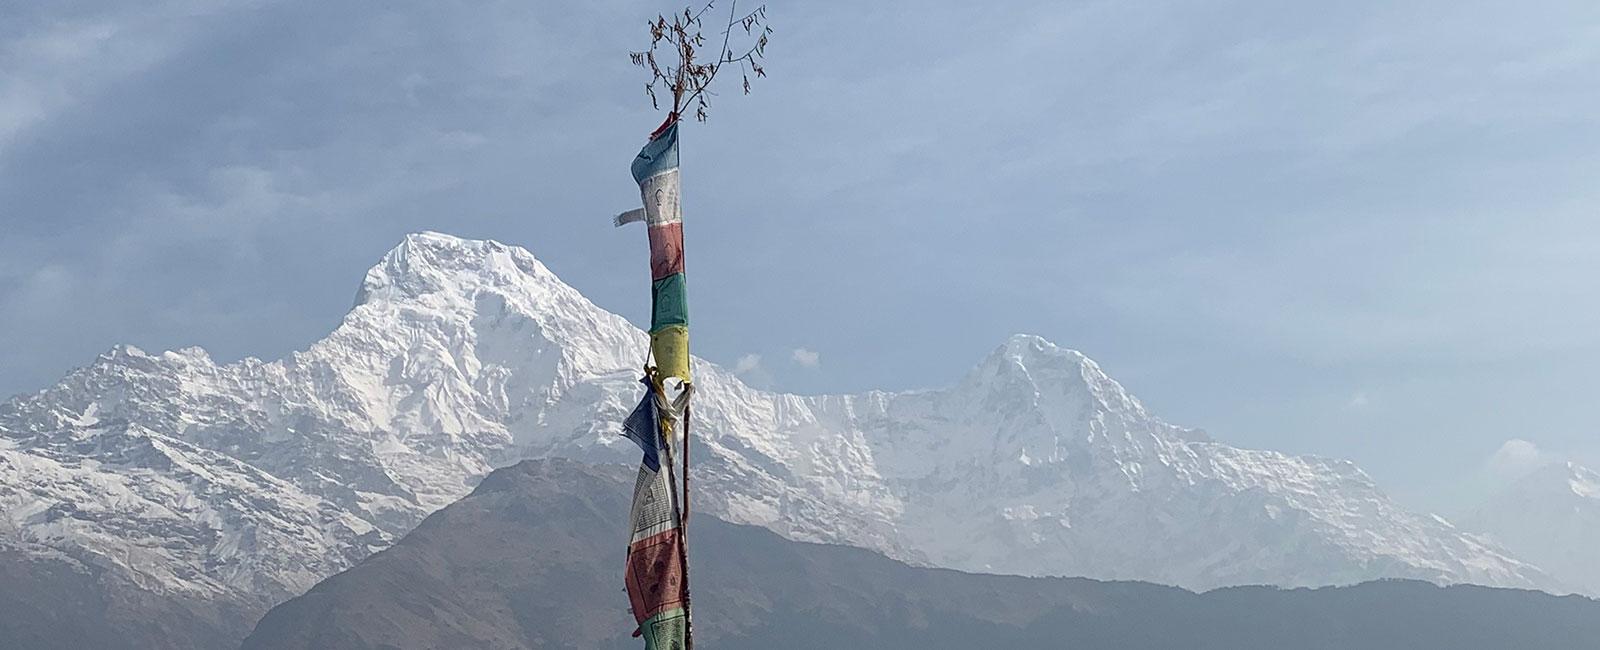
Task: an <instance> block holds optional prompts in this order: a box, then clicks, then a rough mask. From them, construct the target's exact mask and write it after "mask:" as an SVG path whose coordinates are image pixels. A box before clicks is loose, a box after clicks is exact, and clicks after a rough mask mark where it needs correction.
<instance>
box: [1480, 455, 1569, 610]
mask: <svg viewBox="0 0 1600 650" xmlns="http://www.w3.org/2000/svg"><path fill="white" fill-rule="evenodd" d="M1462 527H1464V528H1468V529H1471V530H1477V531H1482V532H1484V533H1487V534H1489V535H1490V536H1492V537H1493V538H1494V539H1496V540H1498V541H1499V542H1501V543H1502V544H1504V545H1505V546H1506V548H1509V549H1511V550H1512V551H1513V552H1515V553H1516V554H1517V556H1518V557H1522V558H1526V559H1527V560H1528V561H1530V562H1533V563H1535V564H1537V565H1538V566H1539V567H1540V568H1542V569H1545V570H1546V571H1549V572H1550V574H1551V575H1553V576H1555V577H1556V578H1558V579H1560V580H1562V581H1564V582H1566V583H1567V584H1569V585H1572V586H1574V587H1577V588H1580V589H1582V590H1583V591H1584V592H1585V593H1589V594H1600V472H1595V471H1594V470H1591V469H1589V468H1586V467H1583V466H1580V465H1577V464H1576V463H1556V464H1553V465H1548V466H1546V467H1543V468H1541V469H1539V470H1538V471H1535V472H1533V473H1532V474H1529V475H1528V476H1526V477H1524V478H1522V479H1521V480H1519V481H1517V482H1516V483H1514V484H1512V485H1511V486H1510V487H1509V488H1507V489H1506V490H1504V491H1502V492H1500V493H1499V494H1497V495H1495V496H1494V497H1492V498H1490V499H1489V501H1487V502H1486V503H1484V504H1483V505H1482V506H1480V507H1479V508H1478V509H1477V510H1476V511H1474V512H1473V513H1471V514H1470V515H1468V516H1467V517H1466V518H1465V519H1464V520H1463V521H1462Z"/></svg>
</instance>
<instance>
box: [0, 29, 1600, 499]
mask: <svg viewBox="0 0 1600 650" xmlns="http://www.w3.org/2000/svg"><path fill="white" fill-rule="evenodd" d="M990 4H991V5H996V6H988V5H985V4H983V3H957V2H887V1H886V2H877V3H854V2H851V3H846V2H806V3H803V4H802V3H785V2H772V3H770V5H769V15H770V17H771V20H772V23H773V25H774V27H775V29H776V30H777V33H776V34H774V41H773V44H772V46H771V48H770V50H769V53H770V60H769V65H768V66H767V67H768V71H769V75H770V79H767V80H762V82H759V83H757V85H756V87H755V93H754V94H753V95H752V96H749V97H740V96H737V94H736V91H735V89H734V88H733V87H729V88H728V89H727V90H728V91H729V92H728V93H727V94H724V95H723V96H720V97H718V98H717V99H716V101H715V103H714V105H713V107H712V121H711V122H710V123H709V124H708V125H692V126H690V127H689V128H688V129H687V130H686V131H685V134H684V138H685V149H684V168H685V192H686V198H685V203H686V216H687V219H688V221H687V223H688V227H687V230H686V232H687V237H688V253H689V255H688V260H689V261H688V263H689V266H690V269H691V277H692V279H693V285H692V289H691V294H690V295H691V297H692V302H693V310H694V323H695V334H696V338H695V343H696V346H697V352H699V353H700V354H702V355H703V356H705V357H707V358H710V359H712V360H714V361H717V362H720V363H723V364H725V365H728V366H730V367H731V366H736V365H742V366H743V367H744V368H745V369H746V370H747V373H746V374H747V376H748V377H750V378H751V379H752V381H755V382H758V383H762V384H765V385H767V386H769V387H773V388H779V389H784V390H792V391H800V392H842V391H855V390H861V389H866V388H891V389H892V388H910V387H922V386H932V385H941V384H947V383H951V382H953V381H955V380H956V379H957V378H958V377H959V376H960V374H961V373H962V372H964V371H965V370H966V369H967V368H968V367H970V366H971V365H972V364H973V363H975V362H976V361H977V360H978V359H979V358H981V357H982V356H983V355H984V354H985V353H986V352H987V351H988V350H990V349H991V348H993V347H994V346H995V345H997V344H998V343H999V342H1000V341H1001V340H1002V339H1003V338H1004V337H1005V336H1006V335H1007V334H1010V333H1013V332H1030V333H1037V334H1041V335H1043V336H1045V337H1047V338H1049V339H1051V340H1054V341H1056V342H1057V343H1060V344H1062V345H1065V346H1068V347H1073V348H1076V349H1080V350H1082V351H1084V352H1085V353H1087V354H1089V355H1090V356H1091V357H1094V358H1095V359H1097V360H1099V361H1100V362H1101V364H1102V365H1103V366H1105V367H1106V369H1107V370H1108V371H1109V372H1111V374H1112V375H1113V376H1115V377H1117V378H1119V379H1120V380H1121V381H1123V383H1125V384H1126V385H1127V386H1129V388H1131V389H1132V390H1133V391H1134V392H1135V393H1136V394H1138V395H1140V396H1141V397H1142V398H1143V399H1144V401H1145V402H1146V404H1147V405H1148V406H1149V407H1150V408H1151V409H1152V410H1154V411H1155V412H1156V413H1158V414H1161V415H1162V416H1164V417H1166V418H1167V419H1169V420H1172V421H1174V422H1178V423H1181V424H1185V425H1189V426H1198V427H1202V428H1205V429H1207V430H1208V431H1210V432H1211V433H1212V434H1213V435H1214V436H1216V437H1218V438H1219V439H1222V440H1224V441H1228V442H1232V443H1235V444H1241V445H1248V446H1257V447H1267V448H1273V449H1281V450H1285V451H1291V452H1301V453H1318V454H1325V455H1331V456H1340V457H1348V458H1352V459H1354V460H1356V461H1357V462H1358V463H1360V464H1361V465H1362V466H1363V467H1365V468H1366V469H1367V470H1368V471H1369V472H1370V473H1372V474H1373V475H1374V476H1375V477H1376V478H1378V479H1379V481H1380V482H1382V483H1383V484H1384V485H1385V486H1386V487H1388V488H1389V489H1390V490H1391V491H1392V492H1394V493H1396V494H1397V495H1399V496H1400V497H1401V498H1403V499H1404V500H1406V501H1407V502H1409V503H1412V504H1414V505H1417V506H1418V507H1425V508H1434V509H1440V510H1445V511H1452V510H1454V509H1458V508H1460V507H1463V506H1464V505H1465V504H1467V503H1470V502H1471V500H1472V499H1473V498H1475V497H1476V496H1477V495H1479V494H1481V493H1482V492H1483V491H1484V490H1487V489H1490V488H1492V487H1493V485H1494V484H1495V483H1496V482H1498V481H1501V480H1504V478H1505V477H1504V474H1505V472H1504V471H1503V469H1504V466H1505V463H1504V462H1502V461H1504V460H1505V457H1506V454H1507V453H1510V452H1507V451H1502V452H1501V454H1500V455H1498V456H1496V455H1495V454H1496V450H1497V449H1501V448H1502V445H1503V443H1505V442H1506V441H1507V440H1510V439H1520V440H1523V441H1526V443H1527V445H1526V446H1524V445H1521V444H1519V445H1514V446H1513V447H1514V448H1513V449H1512V450H1511V452H1515V453H1514V454H1513V455H1515V456H1516V457H1517V458H1522V459H1524V460H1526V459H1528V458H1539V459H1555V458H1566V457H1575V458H1580V459H1585V460H1587V461H1588V462H1597V461H1600V400H1597V399H1596V395H1597V392H1600V372H1597V370H1596V368H1600V220H1597V219H1596V216H1597V215H1596V211H1597V205H1600V202H1597V201H1600V182H1597V180H1596V179H1600V112H1597V111H1596V110H1595V107H1597V106H1600V5H1596V4H1594V3H1590V2H1547V1H1538V0H1535V1H1533V2H1525V3H1516V5H1514V6H1512V5H1507V4H1506V3H1498V2H1478V1H1473V0H1465V1H1452V2H1443V1H1439V2H1431V1H1423V2H1407V3H1391V2H1348V3H1259V2H1228V1H1217V2H1203V3H1202V2H1143V3H1128V2H1109V1H1108V2H1007V3H990ZM18 5H20V6H18ZM551 5H556V6H551ZM671 8H672V7H671V6H670V5H660V4H659V3H648V2H636V1H621V0H599V1H595V2H585V3H534V2H510V1H507V2H426V3H424V2H393V3H320V2H150V3H137V5H136V4H131V3H105V4H104V5H103V6H96V5H95V3H73V4H71V5H70V6H67V5H65V4H64V3H13V4H8V5H6V6H5V8H3V9H0V233H3V236H0V315H3V319H0V393H5V394H11V393H16V392H22V391H27V390H33V389H37V388H40V387H43V386H45V385H47V384H48V383H50V382H52V381H53V380H54V379H56V378H57V377H59V376H60V375H61V374H63V373H64V372H66V371H68V370H70V369H71V368H73V367H76V366H80V365H83V364H84V363H86V362H88V361H89V360H90V359H92V358H93V356H94V355H95V354H97V353H99V352H101V351H103V350H104V349H106V348H109V347H110V346H111V345H113V344H115V343H120V342H128V343H134V344H137V345H140V346H142V347H146V348H151V349H165V348H176V347H184V346H188V345H201V346H204V347H206V348H207V349H208V350H210V351H211V352H212V353H213V354H214V355H215V356H217V357H218V358H222V359H234V358H238V357H242V356H246V355H250V356H259V357H264V358H274V357H277V356H280V355H282V354H285V353H286V352H288V351H291V350H294V349H297V348H300V347H303V346H305V345H307V344H309V343H310V342H312V341H314V340H316V339H317V338H319V337H320V336H321V335H322V334H324V333H325V332H327V331H328V330H330V329H331V328H332V327H333V326H334V325H335V324H336V323H337V322H338V319H339V317H340V316H341V315H342V314H343V311H344V310H345V309H346V308H347V307H348V305H349V303H350V301H351V299H352V297H353V294H354V291H355V288H356V285H357V283H358V281H359V279H360V277H361V274H362V272H363V271H364V270H365V269H366V268H367V267H368V266H370V265H371V264H372V263H373V262H374V261H375V260H376V259H377V258H378V256H379V255H381V254H382V253H383V251H385V250H387V249H388V248H390V247H391V246H393V245H394V244H395V243H396V242H397V241H398V240H399V238H400V237H401V236H402V235H403V234H404V233H406V232H409V231H415V230H422V229H433V230H440V231H445V232H450V233H454V234H459V235H463V236H470V237H488V238H494V239H498V240H501V241H505V242H508V243H513V244H518V245H522V246H526V247H528V248H529V249H531V250H532V251H533V252H534V253H535V254H536V255H538V256H539V257H540V258H541V259H543V260H544V261H545V262H546V263H547V264H549V265H550V266H551V267H552V268H553V269H555V270H556V272H557V273H559V274H561V275H562V277H563V278H564V279H566V280H567V281H568V282H569V283H571V284H573V285H574V286H576V287H578V288H579V289H581V290H582V291H584V292H585V293H586V294H587V295H589V296H590V297H591V298H593V299H594V300H595V301H596V302H598V303H600V304H601V305H602V306H604V307H606V308H608V309H612V310H614V311H617V312H619V313H622V314H624V315H627V316H628V317H630V318H631V319H633V320H634V321H635V322H644V321H645V320H646V319H647V314H646V311H647V308H648V299H647V295H646V292H647V289H646V286H645V284H644V282H643V280H642V279H641V277H642V275H643V274H644V273H645V268H646V267H645V261H644V254H645V252H644V244H643V237H642V235H641V234H640V233H639V232H637V231H614V230H612V229H611V228H610V227H609V225H608V224H607V218H608V217H609V215H611V214H613V213H615V212H616V211H619V210H622V209H626V208H629V207H632V204H633V202H634V201H636V195H635V190H634V188H633V186H632V183H631V182H630V179H629V176H628V171H627V164H628V162H629V160H630V159H631V158H632V156H633V153H634V152H635V151H636V150H637V148H638V146H639V144H640V142H641V138H642V136H643V134H644V133H646V132H647V131H648V130H649V129H650V128H652V127H653V126H654V125H655V124H656V123H657V122H658V121H659V119H660V116H659V115H657V114H656V113H654V112H653V111H652V110H651V109H650V106H649V103H648V101H647V100H646V98H645V97H644V95H643V92H642V86H643V83H644V77H643V76H642V73H641V72H640V71H639V70H637V69H635V68H632V67H631V66H630V65H629V63H628V59H627V51H628V50H630V49H635V48H638V47H640V46H641V44H642V39H643V38H644V36H645V34H644V29H643V24H644V19H645V18H646V17H648V16H650V15H653V13H654V12H656V11H664V10H670V9H671Z"/></svg>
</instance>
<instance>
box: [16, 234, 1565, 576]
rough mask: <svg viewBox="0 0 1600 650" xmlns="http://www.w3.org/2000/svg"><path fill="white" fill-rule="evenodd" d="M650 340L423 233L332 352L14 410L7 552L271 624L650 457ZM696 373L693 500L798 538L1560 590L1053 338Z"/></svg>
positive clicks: (1037, 568) (381, 266) (1153, 572)
mask: <svg viewBox="0 0 1600 650" xmlns="http://www.w3.org/2000/svg"><path fill="white" fill-rule="evenodd" d="M645 347H646V336H645V335H644V333H643V332H641V331H640V330H639V329H637V328H636V327H634V326H633V325H632V324H630V323H628V322H627V321H626V320H625V319H623V318H621V317H620V316H617V315H615V314H611V313H609V312H606V311H604V310H602V309H600V308H599V307H597V306H595V305H594V304H593V303H591V302H590V301H588V300H587V299H585V298H584V297H583V296H582V295H581V294H579V293H578V292H577V291H576V290H574V289H573V288H571V287H570V286H568V285H566V284H564V283H562V282H561V281H560V280H559V279H558V278H557V277H556V276H555V274H554V273H552V272H551V271H550V270H549V269H548V268H546V267H545V266H544V265H543V264H541V263H540V262H539V261H538V260H537V259H535V258H534V256H533V255H532V254H531V253H529V252H528V251H526V250H524V249H522V248H518V247H514V246H507V245H504V244H500V243H497V242H493V241H474V240H465V239H460V238H456V237H451V236H448V235H443V234H439V233H419V234H414V235H410V236H408V237H406V239H405V240H404V241H403V242H401V243H400V245H399V246H397V247H395V249H394V250H392V251H390V252H389V253H388V254H387V255H385V256H384V257H383V259H382V260H381V261H380V262H379V263H378V264H377V265H376V266H374V267H373V268H372V269H371V270H370V271H369V272H368V273H367V274H366V277H365V278H364V279H363V281H362V283H361V285H360V289H359V291H358V292H357V299H356V301H355V304H354V306H353V307H352V308H351V310H350V311H349V313H347V314H346V315H345V317H344V319H343V321H342V322H341V323H340V324H339V326H338V327H337V328H335V330H334V331H333V332H331V333H330V334H329V335H328V336H327V337H326V338H324V339H322V340H321V341H318V342H316V343H315V344H313V345H311V346H310V347H309V348H307V349H306V350H304V351H301V352H297V353H294V354H292V355H289V356H288V357H287V358H285V359H281V360H276V361H261V360H256V359H245V360H242V361H238V362H235V363H228V364H219V363H216V362H215V361H213V360H212V359H210V358H209V357H208V356H207V355H206V354H205V353H204V351H202V350H198V349H194V348H191V349H186V350H180V351H176V352H166V353H161V354H151V353H145V352H143V351H140V350H138V349H137V348H133V347H118V348H116V349H113V350H111V351H110V352H108V353H106V354H105V355H102V356H101V357H100V358H98V359H96V360H95V361H94V362H93V363H92V364H90V365H89V366H87V367H85V368H83V369H80V370H78V371H75V372H73V373H71V374H69V375H68V376H67V377H65V378H64V379H63V380H62V381H61V382H60V383H59V384H57V385H56V386H53V387H50V388H47V389H45V390H42V391H40V392H38V393H35V394H32V395H26V396H21V397H18V398H16V399H13V400H12V401H10V402H8V403H5V404H3V405H0V522H4V523H3V525H4V526H6V528H5V529H4V530H0V538H5V539H6V540H10V541H12V542H15V543H20V544H27V545H33V546H34V547H39V548H49V549H56V550H57V551H62V552H66V553H68V554H71V555H73V556H75V557H79V558H83V559H84V561H85V562H90V563H97V564H101V565H105V566H111V567H117V570H119V571H124V572H130V573H129V575H139V576H143V577H142V578H141V579H142V580H146V582H147V583H148V584H151V585H154V586H153V587H152V588H160V589H166V590H180V591H181V590H185V589H193V590H197V593H200V592H203V593H206V594H212V595H213V596H214V595H215V594H217V593H223V594H225V595H226V597H228V598H234V599H236V600H238V601H239V602H242V603H247V604H248V603H253V605H250V606H252V607H257V606H260V605H262V604H265V603H269V602H271V601H273V600H274V599H277V598H281V597H282V596H284V595H286V594H292V593H295V592H296V591H298V590H301V589H304V588H306V587H308V586H309V585H310V584H311V583H312V582H314V581H315V580H316V579H317V578H319V577H321V576H324V575H326V574H328V573H331V572H333V571H337V570H339V569H341V568H343V567H346V566H349V564H350V563H351V562H352V561H354V559H355V558H359V557H361V556H362V555H364V554H366V553H368V552H370V551H371V550H372V549H374V548H377V547H380V546H382V545H383V544H385V543H387V541H388V540H390V539H392V538H393V537H394V536H396V535H398V534H400V533H403V532H405V531H406V530H408V529H409V528H410V527H411V526H413V525H415V524H416V523H417V522H418V521H419V520H420V519H421V518H422V517H423V516H425V515H426V514H428V513H429V512H432V511H433V510H435V509H437V508H439V507H442V506H443V505H445V504H447V503H449V502H451V501H452V500H454V499H456V498H459V497H461V496H462V495H464V494H466V493H467V492H468V491H470V489H471V487H472V486H473V485H474V483H475V482H476V481H477V480H478V479H479V478H481V477H482V476H484V475H485V474H487V473H488V472H489V471H490V470H491V469H493V468H494V467H498V466H504V465H508V464H511V463H513V462H515V461H517V460H520V459H523V458H530V457H544V456H564V457H571V458H577V459H582V460H590V461H605V462H635V461H636V460H637V458H636V454H637V451H636V449H634V448H633V447H632V445H631V443H628V442H626V441H625V440H623V439H622V438H621V437H620V436H619V435H618V426H619V425H618V423H619V422H620V421H621V419H622V417H623V416H624V415H625V414H626V412H627V410H628V408H629V407H630V406H631V405H632V404H633V403H634V402H635V401H636V400H637V398H638V390H639V389H638V385H637V374H638V372H639V371H638V367H639V366H640V364H641V362H642V360H643V353H644V350H645ZM696 364H697V367H696V377H697V379H696V381H697V397H696V402H695V404H696V407H695V408H696V411H695V413H696V414H695V426H696V431H695V436H696V437H695V439H696V441H697V443H698V445H699V446H698V447H697V448H696V463H697V467H698V469H697V470H696V472H697V474H696V479H697V480H696V486H697V494H696V504H697V506H699V507H700V508H701V509H702V511H703V512H712V513H714V514H717V515H719V516H721V517H723V518H726V519H729V520H732V521H735V522H739V523H751V524H758V525H763V526H767V527H769V528H771V529H773V530H775V531H777V532H779V533H781V534H784V535H787V536H790V537H793V538H797V539H803V540H812V541H826V542H838V543H846V544H854V545H860V546H865V547H869V548H874V549H878V550H881V551H883V552H885V553H888V554H890V555H893V556H895V557H898V558H902V559H906V560H910V561H915V562H923V563H929V564H935V565H942V566H950V567H955V568H962V569H971V570H980V571H999V572H1012V573H1025V574H1038V575H1087V576H1092V577H1101V578H1124V579H1144V580H1152V581H1156V582H1163V583H1169V584H1179V585H1183V586H1189V587H1195V588H1209V587H1213V586H1219V585H1228V584H1240V583H1274V584H1283V585H1313V584H1329V583H1347V582H1355V581H1359V580H1363V579H1368V578H1378V577H1420V578H1426V579H1432V580H1437V581H1443V582H1461V581H1466V582H1480V583H1487V584H1501V585H1515V586H1542V585H1546V584H1548V583H1547V580H1546V578H1545V577H1544V576H1543V575H1542V574H1541V573H1540V572H1538V571H1537V570H1535V569H1533V568H1531V567H1529V566H1527V565H1524V564H1522V563H1520V562H1518V561H1516V560H1514V559H1511V558H1509V557H1507V556H1505V555H1503V554H1501V553H1500V552H1499V551H1497V550H1495V549H1494V548H1491V547H1489V546H1486V545H1484V544H1482V543H1480V542H1478V541H1476V540H1475V539H1474V538H1471V537H1469V536H1464V535H1461V534H1460V533H1458V532H1457V531H1455V530H1454V529H1452V528H1450V527H1449V525H1448V524H1445V523H1443V522H1442V521H1440V520H1437V519H1436V518H1432V517H1425V516H1419V515H1415V514H1412V513H1409V512H1406V511H1405V510H1404V509H1402V508H1399V507H1398V506H1396V505H1394V504H1393V503H1392V502H1390V501H1389V500H1388V499H1387V497H1385V496H1384V495H1383V494H1382V492H1381V491H1380V490H1378V489H1377V487H1376V486H1375V485H1373V484H1372V482H1371V480H1370V479H1369V478H1367V477H1366V475H1365V474H1363V473H1361V472H1360V471H1359V470H1358V469H1356V468H1355V467H1354V466H1353V465H1350V464H1349V463H1342V462H1336V461H1326V460H1322V459H1315V458H1303V457H1291V456H1286V455H1283V454H1277V453H1274V452H1265V451H1251V450H1242V449H1236V448H1233V447H1229V446H1226V445H1223V444H1220V443H1217V442H1213V441H1211V440H1210V439H1209V438H1208V437H1206V436H1205V435H1204V434H1202V433H1200V432H1199V431H1196V430H1192V429H1185V428H1183V427H1179V426H1175V425H1171V424H1168V423H1166V422H1163V421H1161V420H1160V419H1159V418H1156V417H1154V416H1153V415H1151V413H1150V412H1149V411H1148V410H1147V409H1146V408H1145V406H1144V405H1142V404H1141V403H1140V402H1139V401H1138V400H1137V399H1135V398H1134V397H1133V396H1131V395H1130V394H1128V392H1127V391H1126V390H1125V389H1124V388H1123V387H1122V386H1121V385H1120V384H1118V383H1117V382H1116V381H1115V380H1113V379H1111V378H1110V377H1109V376H1107V375H1106V373H1105V372H1104V371H1103V370H1102V369H1101V368H1100V367H1099V366H1098V365H1097V364H1096V363H1095V362H1094V361H1092V360H1090V359H1089V358H1087V357H1085V356H1084V355H1082V354H1081V353H1078V352H1076V351H1072V350H1068V349H1065V348H1060V347H1057V346H1056V345H1054V344H1052V343H1050V342H1048V341H1045V340H1044V339H1042V338H1039V337H1036V336H1015V337H1012V338H1010V339H1008V340H1007V341H1005V342H1004V343H1003V344H1002V345H1000V346H999V347H997V348H996V349H995V351H994V352H993V353H992V354H990V355H989V356H988V357H987V358H985V359H983V360H981V361H980V363H979V364H978V365H977V367H976V368H975V369H974V370H973V371H972V372H970V373H968V374H967V375H966V376H965V377H963V378H960V379H959V380H958V381H957V382H955V384H954V385H953V386H952V387H950V388H947V389H937V390H924V391H916V392H908V393H888V392H882V391H874V392H870V393H866V394H862V395H833V396H798V395H786V394H780V393H772V392H767V391H761V390H757V389H754V388H751V387H750V386H747V385H745V384H743V383H742V382H740V381H739V380H738V379H737V378H736V377H735V376H734V375H733V374H732V373H729V372H726V371H724V370H722V369H720V368H718V367H716V366H715V365H712V364H709V363H705V362H703V361H699V360H697V361H696ZM90 502H93V503H95V504H98V505H96V506H95V507H94V508H93V509H89V508H86V507H84V506H83V504H85V503H90ZM619 516H622V514H621V513H619ZM128 558H135V559H137V561H133V560H129V559H128ZM152 567H156V568H152ZM213 596H207V597H213Z"/></svg>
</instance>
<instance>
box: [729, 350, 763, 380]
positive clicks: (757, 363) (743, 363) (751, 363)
mask: <svg viewBox="0 0 1600 650" xmlns="http://www.w3.org/2000/svg"><path fill="white" fill-rule="evenodd" d="M760 369H761V355H759V354H756V353H754V352H752V353H750V354H746V355H744V356H742V357H739V360H738V361H736V362H734V364H733V373H734V374H736V375H744V374H749V373H751V372H754V371H756V370H760Z"/></svg>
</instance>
